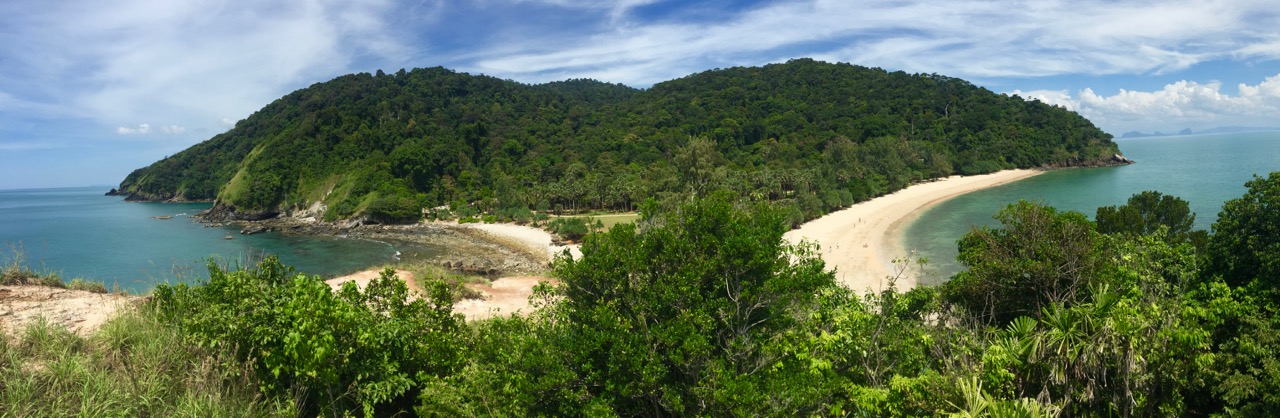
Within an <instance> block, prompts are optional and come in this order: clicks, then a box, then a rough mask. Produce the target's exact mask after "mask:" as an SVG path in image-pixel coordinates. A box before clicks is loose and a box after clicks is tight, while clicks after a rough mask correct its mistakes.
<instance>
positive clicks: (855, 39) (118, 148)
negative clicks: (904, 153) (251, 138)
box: [0, 0, 1280, 189]
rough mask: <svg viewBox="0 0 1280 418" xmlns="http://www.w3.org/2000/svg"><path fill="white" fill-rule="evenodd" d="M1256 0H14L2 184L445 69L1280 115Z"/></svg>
mask: <svg viewBox="0 0 1280 418" xmlns="http://www.w3.org/2000/svg"><path fill="white" fill-rule="evenodd" d="M1276 28H1280V7H1276V5H1275V3H1274V0H1265V1H1250V0H1230V1H1214V0H1199V1H1183V0H1157V1H1124V0H1065V1H1054V0H1045V1H1004V0H995V1H968V0H947V1H937V0H897V1H863V0H768V1H766V0H755V1H750V0H748V1H729V0H720V1H696V0H695V1H662V0H617V1H603V0H600V1H596V0H453V1H450V0H412V1H395V0H360V1H351V0H289V1H275V0H254V1H231V0H182V1H174V0H113V1H108V2H104V1H90V0H6V1H4V2H2V3H0V189H14V188H43V187H65V186H88V185H116V184H119V182H120V181H121V180H122V179H123V178H124V177H125V176H126V175H128V174H129V172H131V171H132V170H134V169H137V168H140V167H143V166H146V165H148V164H150V163H152V162H154V161H156V160H159V159H161V158H164V157H166V156H168V155H171V154H174V153H176V152H179V151H181V150H183V149H185V148H187V147H189V146H191V145H193V144H196V143H198V142H200V141H204V140H207V139H209V138H210V137H212V136H214V135H217V134H219V133H222V132H225V131H226V130H228V129H230V128H231V127H233V126H234V124H235V122H236V121H238V120H241V119H244V118H246V117H248V116H249V115H250V114H252V113H253V112H254V111H256V110H258V109H260V108H262V107H263V106H265V105H267V104H268V103H270V102H271V101H273V100H275V99H277V98H279V97H281V96H283V95H285V94H288V93H289V92H291V91H294V90H297V89H300V88H304V87H306V86H309V85H311V84H314V83H318V82H324V81H327V80H330V79H333V78H335V77H337V76H340V75H343V74H349V73H356V72H370V73H371V72H375V71H377V70H379V69H381V70H384V71H386V72H394V71H397V70H399V69H401V68H405V69H412V68H418V67H435V66H443V67H446V68H450V69H453V70H457V71H462V72H467V73H471V74H486V75H491V76H496V77H500V78H505V79H511V80H515V81H519V82H523V83H531V84H532V83H542V82H548V81H556V80H564V79H569V78H592V79H596V80H600V81H606V82H611V83H623V84H626V85H630V86H633V87H637V88H647V87H649V86H651V85H653V84H654V83H657V82H661V81H664V80H669V79H673V78H679V77H682V76H685V75H688V74H692V73H696V72H700V71H704V70H708V69H714V68H728V67H734V66H760V65H765V64H769V63H779V62H786V61H788V60H790V59H793V58H802V57H808V58H814V59H818V60H822V61H828V62H848V63H853V64H857V65H864V66H868V67H879V68H884V69H887V70H891V71H897V70H901V71H906V72H909V73H937V74H942V75H947V76H951V77H958V78H963V79H966V80H969V81H971V82H973V83H974V84H977V85H980V86H983V87H986V88H987V89H989V90H991V91H994V92H997V93H1004V94H1017V95H1019V96H1022V97H1024V98H1029V99H1030V98H1034V99H1037V100H1041V101H1044V102H1047V103H1051V104H1055V105H1059V106H1063V107H1066V108H1068V109H1071V110H1073V111H1076V112H1079V113H1080V114H1082V115H1084V116H1085V117H1087V118H1089V119H1090V120H1092V121H1093V122H1094V123H1095V124H1096V125H1098V126H1099V127H1100V128H1102V129H1103V130H1105V131H1107V132H1110V133H1112V134H1115V135H1117V136H1119V135H1121V134H1123V133H1124V132H1128V131H1143V132H1151V131H1157V130H1158V131H1164V132H1176V131H1178V130H1181V129H1183V128H1191V129H1193V130H1203V129H1209V128H1213V127H1218V126H1262V127H1274V126H1280V30H1277V29H1276Z"/></svg>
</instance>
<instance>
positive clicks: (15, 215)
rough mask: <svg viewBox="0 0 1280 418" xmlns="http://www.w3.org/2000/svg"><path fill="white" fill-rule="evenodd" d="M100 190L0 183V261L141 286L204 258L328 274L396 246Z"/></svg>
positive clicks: (187, 271)
mask: <svg viewBox="0 0 1280 418" xmlns="http://www.w3.org/2000/svg"><path fill="white" fill-rule="evenodd" d="M106 191H107V189H106V188H65V189H33V190H3V191H0V245H4V246H6V247H7V248H3V249H2V250H3V251H0V253H3V254H4V257H0V259H3V260H4V262H6V264H7V262H9V261H10V260H11V259H12V257H13V256H14V255H15V253H21V254H23V256H24V257H25V259H26V263H27V264H28V265H30V266H31V267H32V268H33V269H35V270H37V271H41V272H54V273H58V274H60V275H61V276H62V277H63V278H64V279H65V280H70V279H72V278H77V277H82V278H90V279H93V280H97V281H102V282H104V283H106V285H107V287H108V288H111V287H118V288H119V289H121V290H127V291H130V292H146V291H148V290H149V289H151V288H152V287H153V286H154V284H155V283H162V282H170V283H176V282H191V281H198V280H200V279H202V278H204V277H207V275H208V274H207V270H206V269H205V266H206V264H207V263H208V261H209V260H210V259H211V258H212V259H215V260H218V261H219V262H220V263H223V264H228V263H231V264H234V263H241V264H243V262H244V261H245V260H257V259H261V258H262V257H263V256H264V255H266V254H272V255H276V256H278V257H279V258H280V260H281V261H282V262H284V263H285V264H287V265H291V266H294V267H296V268H297V269H298V270H299V271H302V272H306V273H309V274H319V275H324V276H333V275H339V274H345V273H350V272H354V271H357V270H360V269H362V268H366V267H368V266H372V265H377V264H384V263H389V262H391V261H392V256H393V255H394V254H395V249H394V248H392V247H391V246H390V245H389V244H386V243H380V242H375V241H368V240H358V239H344V238H334V237H317V236H287V235H281V234H278V233H262V234H254V235H240V234H239V230H238V229H236V228H235V227H213V228H206V227H205V226H204V225H202V224H199V223H195V222H194V220H193V219H192V218H190V217H189V216H190V215H192V214H195V213H196V212H199V211H201V210H204V209H207V208H208V207H209V204H208V203H135V202H124V201H123V200H122V198H120V197H112V196H103V194H104V193H105V192H106ZM158 216H172V217H173V218H172V219H167V220H160V219H155V217H158ZM227 236H230V237H232V238H234V239H230V240H228V239H225V237H227Z"/></svg>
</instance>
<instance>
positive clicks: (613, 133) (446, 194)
mask: <svg viewBox="0 0 1280 418" xmlns="http://www.w3.org/2000/svg"><path fill="white" fill-rule="evenodd" d="M1117 153H1118V151H1117V148H1116V145H1115V144H1114V143H1113V142H1111V136H1110V135H1108V134H1106V133H1104V132H1102V131H1101V130H1099V129H1098V128H1097V127H1095V126H1094V125H1093V124H1092V123H1090V122H1089V121H1088V120H1086V119H1085V118H1083V117H1081V116H1079V115H1078V114H1075V113H1072V112H1070V111H1068V110H1065V109H1062V108H1057V107H1053V106H1050V105H1047V104H1044V103H1040V102H1038V101H1026V100H1023V99H1022V98H1020V97H1017V96H1005V95H1000V94H996V93H993V92H991V91H988V90H986V89H984V88H981V87H977V86H974V85H973V84H970V83H968V82H966V81H964V80H960V79H955V78H950V77H945V76H940V75H936V74H907V73H904V72H892V73H891V72H886V71H884V70H881V69H874V68H865V67H859V66H855V65H850V64H830V63H823V62H818V61H814V60H809V59H801V60H793V61H790V62H787V63H785V64H774V65H766V66H763V67H746V68H743V67H738V68H729V69H718V70H711V71H706V72H702V73H698V74H693V75H690V76H687V77H684V78H680V79H676V80H672V81H667V82H663V83H658V84H656V85H654V86H653V87H652V88H650V89H647V90H639V89H634V88H630V87H627V86H623V85H619V84H607V83H603V82H598V81H593V80H569V81H563V82H553V83H547V84H539V85H526V84H521V83H517V82H514V81H508V80H500V79H497V78H493V77H488V76H474V75H469V74H465V73H458V72H454V71H450V70H447V69H444V68H429V69H415V70H413V71H405V70H401V71H399V72H397V73H395V74H384V73H382V72H381V71H379V72H378V73H377V74H374V75H371V74H368V73H362V74H352V75H346V76H342V77H338V78H336V79H334V80H331V81H328V82H324V83H318V84H315V85H312V86H311V87H308V88H305V89H301V90H298V91H296V92H293V93H291V94H289V95H287V96H285V97H283V98H280V99H279V100H276V101H275V102H273V103H271V104H270V105H268V106H266V107H265V108H263V109H262V110H260V111H258V112H256V113H254V114H253V115H251V116H250V117H248V118H247V119H245V120H243V121H240V122H239V123H237V124H236V126H235V128H233V129H231V130H230V131H228V132H226V133H223V134H220V135H217V136H214V137H213V138H211V139H209V140H207V141H204V142H202V143H199V144H196V145H194V146H192V147H191V148H189V149H187V150H185V151H182V152H180V153H178V154H175V155H173V156H170V157H167V158H165V159H163V160H160V161H158V162H156V163H154V164H152V165H151V166H148V167H146V168H142V169H138V170H136V171H134V172H133V173H131V174H130V175H129V176H128V177H127V178H125V179H124V181H123V182H121V184H120V187H119V190H118V193H119V194H124V195H127V196H129V197H130V198H131V199H134V200H174V199H177V200H211V199H216V202H217V204H216V205H215V210H214V215H215V216H224V217H229V218H241V219H257V218H263V217H271V216H275V215H277V214H280V213H294V214H300V215H303V216H323V218H325V219H328V220H336V219H350V218H363V219H368V220H373V221H381V222H398V221H413V220H417V219H419V218H420V217H421V216H422V213H423V212H422V208H438V207H441V206H445V205H448V206H450V208H451V209H452V210H454V211H459V210H461V211H469V212H476V211H480V212H486V213H489V214H493V215H496V216H498V217H500V218H505V219H515V220H520V218H522V217H527V216H529V215H528V214H529V212H530V210H541V211H570V212H573V211H581V210H630V209H634V207H635V205H636V204H638V203H639V202H640V201H642V200H643V199H645V198H648V197H657V198H658V200H659V201H660V202H668V203H669V202H674V201H677V200H679V199H678V198H679V197H681V196H687V195H689V194H698V193H702V194H706V193H709V192H711V191H715V190H725V191H728V192H730V193H731V194H733V195H736V196H737V197H739V198H741V199H747V200H754V201H765V202H772V203H773V204H775V205H778V206H781V207H784V208H787V209H788V210H789V213H790V215H788V217H789V218H790V219H791V220H792V221H796V220H801V219H805V218H809V217H813V216H817V215H819V214H821V213H824V212H827V211H830V210H832V209H835V208H840V207H844V206H847V205H849V204H852V203H854V202H857V201H861V200H865V199H869V198H871V197H874V196H877V195H881V194H885V193H888V192H892V191H894V190H897V189H901V188H903V187H905V186H907V185H909V184H911V183H913V182H917V181H921V180H925V179H929V178H936V177H942V176H947V175H951V174H978V173H986V172H992V171H997V170H1000V169H1006V168H1015V167H1016V168H1030V167H1039V166H1077V165H1099V164H1109V163H1111V162H1112V161H1113V160H1112V159H1113V156H1115V155H1116V154H1117Z"/></svg>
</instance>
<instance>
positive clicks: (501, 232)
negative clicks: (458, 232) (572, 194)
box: [456, 223, 582, 262]
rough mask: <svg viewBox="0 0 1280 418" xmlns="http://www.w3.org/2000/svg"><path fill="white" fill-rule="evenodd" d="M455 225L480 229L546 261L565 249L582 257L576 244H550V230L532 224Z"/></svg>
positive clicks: (574, 255) (497, 239) (504, 242)
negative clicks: (543, 257)
mask: <svg viewBox="0 0 1280 418" xmlns="http://www.w3.org/2000/svg"><path fill="white" fill-rule="evenodd" d="M456 225H457V226H456V227H457V228H465V229H472V230H476V231H480V232H482V233H484V234H486V235H488V236H489V237H490V238H492V239H494V240H496V241H499V242H501V243H503V244H506V245H510V246H512V247H515V248H519V249H521V250H524V251H526V252H529V253H530V254H532V255H538V256H543V255H545V256H546V260H547V261H548V262H549V261H551V259H552V258H553V257H555V256H556V255H558V254H560V253H561V252H563V251H564V250H566V249H567V250H569V253H570V254H571V255H573V257H574V258H578V257H582V250H580V249H579V247H578V245H576V244H575V245H564V246H560V245H555V244H552V243H551V233H550V232H547V231H544V230H542V229H538V228H534V227H532V226H524V225H515V224H483V223H473V224H456Z"/></svg>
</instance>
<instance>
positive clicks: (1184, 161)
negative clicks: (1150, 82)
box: [904, 132, 1280, 284]
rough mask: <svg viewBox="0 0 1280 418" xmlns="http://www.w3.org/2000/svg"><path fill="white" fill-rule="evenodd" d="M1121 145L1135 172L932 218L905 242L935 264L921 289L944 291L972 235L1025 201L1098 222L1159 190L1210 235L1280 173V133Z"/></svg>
mask: <svg viewBox="0 0 1280 418" xmlns="http://www.w3.org/2000/svg"><path fill="white" fill-rule="evenodd" d="M1116 142H1117V143H1118V144H1119V145H1120V150H1121V151H1122V152H1123V153H1124V154H1125V156H1127V157H1129V158H1131V159H1133V160H1135V161H1137V163H1136V164H1132V165H1128V166H1123V167H1108V168H1083V169H1066V170H1058V171H1052V172H1048V173H1045V174H1041V175H1039V176H1035V177H1032V178H1029V179H1025V180H1020V181H1017V182H1014V183H1010V184H1007V185H1003V186H998V187H993V188H990V189H985V190H980V191H976V192H973V193H969V194H966V195H963V196H960V197H957V198H955V199H952V200H949V201H946V202H943V203H941V204H939V205H937V206H935V207H933V208H932V209H930V210H929V211H927V212H925V213H924V214H923V215H922V216H921V217H920V218H919V219H917V220H916V222H915V223H913V224H912V225H911V226H910V227H909V228H908V229H907V232H906V235H905V236H904V244H905V245H906V247H907V248H908V249H911V250H915V251H916V255H917V256H923V257H927V258H928V259H929V263H928V265H927V268H926V276H925V277H923V278H921V280H920V283H932V284H937V283H941V282H942V281H945V280H946V278H949V277H951V275H953V274H955V272H957V271H959V270H960V269H961V267H962V266H960V265H959V264H958V263H957V262H956V261H955V257H956V255H957V254H958V251H957V249H956V241H957V240H959V239H960V237H961V236H962V235H964V233H965V232H966V231H968V230H969V228H971V227H975V226H994V225H995V224H996V222H995V220H993V219H992V218H991V216H992V215H994V214H995V213H996V211H998V210H1000V209H1001V208H1003V207H1005V206H1006V205H1008V204H1010V203H1014V202H1017V201H1018V200H1019V199H1026V200H1031V201H1037V202H1043V203H1045V204H1048V205H1051V206H1054V207H1057V208H1058V209H1060V210H1075V211H1079V212H1082V213H1084V214H1085V215H1088V216H1089V218H1090V219H1092V218H1093V215H1094V214H1095V213H1096V211H1097V208H1098V207H1100V206H1111V205H1122V204H1124V203H1125V201H1126V200H1128V198H1129V196H1132V195H1133V194H1135V193H1139V192H1142V191H1144V190H1156V191H1159V192H1161V193H1164V194H1170V195H1174V196H1178V197H1181V198H1182V199H1183V200H1186V201H1188V202H1189V203H1190V205H1191V210H1192V211H1193V212H1195V213H1196V228H1200V229H1209V228H1210V226H1211V225H1212V224H1213V222H1214V221H1215V220H1217V218H1218V211H1219V210H1220V209H1221V206H1222V203H1223V202H1225V201H1227V200H1229V199H1234V198H1237V197H1240V196H1241V195H1243V194H1244V192H1245V187H1244V183H1245V182H1246V181H1248V180H1249V179H1251V178H1253V176H1254V175H1259V176H1266V175H1267V174H1268V173H1270V172H1272V171H1278V170H1280V132H1253V133H1239V134H1217V135H1193V136H1174V137H1158V138H1141V139H1120V140H1116Z"/></svg>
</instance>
